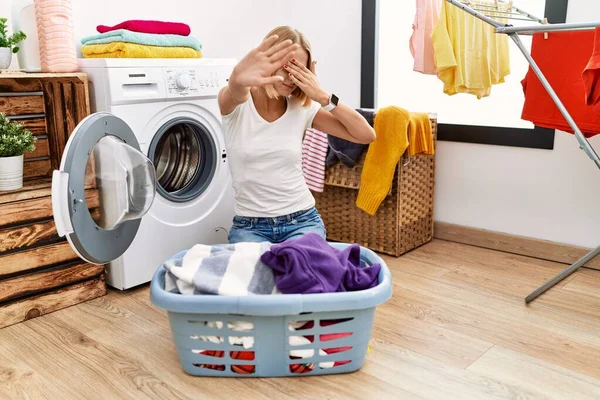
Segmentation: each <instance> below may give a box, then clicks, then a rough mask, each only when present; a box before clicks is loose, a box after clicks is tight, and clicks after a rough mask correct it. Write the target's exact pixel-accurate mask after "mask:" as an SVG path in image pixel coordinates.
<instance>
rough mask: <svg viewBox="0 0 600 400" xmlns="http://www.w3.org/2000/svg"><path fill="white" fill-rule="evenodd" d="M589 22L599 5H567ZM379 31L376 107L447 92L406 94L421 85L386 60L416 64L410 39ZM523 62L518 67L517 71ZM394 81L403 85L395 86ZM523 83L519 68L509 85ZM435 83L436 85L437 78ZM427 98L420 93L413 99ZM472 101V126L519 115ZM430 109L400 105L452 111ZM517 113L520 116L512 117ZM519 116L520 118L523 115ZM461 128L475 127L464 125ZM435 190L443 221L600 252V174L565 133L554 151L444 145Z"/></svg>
mask: <svg viewBox="0 0 600 400" xmlns="http://www.w3.org/2000/svg"><path fill="white" fill-rule="evenodd" d="M381 1H382V2H384V3H385V2H386V1H392V2H393V1H394V0H381ZM515 3H516V2H515ZM521 4H522V3H521ZM523 8H525V6H524V5H523ZM528 11H530V10H528ZM530 12H532V13H533V11H530ZM412 17H414V14H413V15H411V22H412ZM384 18H385V17H384ZM589 20H600V3H598V1H597V0H569V9H568V16H567V21H568V22H581V21H589ZM382 21H385V19H382ZM380 28H381V30H380V35H381V36H380V52H382V53H381V54H380V58H379V61H380V67H379V72H380V76H379V79H380V82H379V86H380V92H379V94H378V100H379V101H378V106H379V107H381V106H384V105H386V104H388V103H390V102H394V97H393V96H394V95H393V94H391V93H393V92H394V91H396V92H397V93H400V92H404V93H417V92H422V91H423V90H437V91H439V92H441V84H437V86H435V88H434V89H430V88H427V87H426V86H420V87H411V86H408V87H407V82H411V81H414V82H416V81H418V80H419V79H423V77H422V76H420V75H419V74H418V73H416V72H412V71H411V70H406V69H403V70H399V69H398V63H396V64H394V63H385V59H386V57H388V58H389V55H387V52H396V53H397V54H398V55H399V56H398V57H401V58H402V60H405V61H406V60H407V59H410V60H412V56H411V54H410V52H409V50H408V44H407V43H408V42H407V40H408V37H407V36H405V34H404V33H401V32H400V33H398V34H397V35H396V36H395V37H392V38H391V39H390V38H389V36H388V39H386V34H388V35H389V34H390V33H392V31H393V29H396V28H392V27H391V25H390V24H387V25H384V26H381V27H380ZM405 28H410V26H407V27H405ZM404 30H405V29H404ZM398 32H399V31H398ZM403 35H404V36H403ZM408 35H410V33H409V34H408ZM394 42H395V43H394ZM511 47H513V48H514V47H515V46H514V44H512V43H511ZM518 54H519V53H515V52H513V53H511V57H513V58H514V57H517V56H518ZM519 62H520V60H516V59H515V60H514V65H517V63H519ZM394 73H395V74H396V75H397V78H398V79H397V80H394V79H393V75H392V74H394ZM523 75H524V73H523V72H522V71H521V70H520V69H519V67H516V68H513V76H512V77H511V79H513V80H514V81H516V82H518V81H520V80H521V79H522V78H523ZM430 78H432V79H433V80H435V79H437V78H436V77H434V76H433V77H430ZM497 88H500V86H496V87H494V88H493V89H492V95H491V96H492V97H493V96H494V95H495V93H500V91H501V90H502V89H498V90H497ZM426 93H427V92H426ZM426 93H425V96H426ZM423 95H424V94H423V93H421V94H419V95H414V97H418V96H419V97H420V96H423ZM436 95H437V92H436ZM453 97H454V98H456V97H457V96H453ZM497 97H501V96H497ZM399 98H400V96H397V99H399ZM469 100H470V101H472V102H473V105H472V107H470V108H467V109H468V110H469V113H470V115H472V122H474V123H479V122H481V120H492V119H493V118H496V117H498V116H499V115H500V116H502V115H503V113H504V115H509V117H508V118H511V117H510V115H511V114H510V113H511V111H510V110H511V109H512V108H514V104H513V107H512V108H511V105H510V104H507V106H506V108H503V107H501V106H500V107H499V106H498V101H495V104H492V101H489V102H488V103H485V102H484V101H483V100H482V101H480V103H479V104H476V100H473V99H469ZM444 101H446V102H451V101H452V97H449V96H448V97H447V98H446V99H445V100H444ZM509 101H510V99H509ZM513 101H514V102H515V103H517V104H520V105H519V107H521V106H522V95H521V97H520V98H519V97H514V98H513ZM432 103H433V102H430V103H429V105H428V104H427V103H423V102H422V101H421V102H419V101H415V102H412V103H411V102H408V101H407V100H406V97H403V98H402V100H401V101H400V102H399V103H398V104H397V105H399V106H401V107H405V108H408V109H411V110H412V111H429V112H436V111H437V112H438V113H440V118H442V117H443V116H444V112H445V111H447V110H448V105H447V104H446V105H443V104H442V105H439V104H438V106H439V107H440V108H438V109H435V108H434V107H433V106H431V104H432ZM486 104H489V105H490V106H489V108H486V107H485V105H486ZM424 107H427V108H426V109H424ZM432 108H434V109H432ZM512 112H513V116H514V110H513V111H512ZM467 115H469V114H467ZM518 115H519V117H520V113H519V114H518ZM447 118H451V116H449V117H447ZM461 118H464V115H463V116H462V117H461ZM513 119H514V118H513ZM444 122H446V121H444ZM461 123H465V124H466V123H469V121H464V120H463V121H461ZM590 142H591V144H592V146H594V147H596V148H598V149H599V150H600V138H593V139H591V140H590ZM435 190H436V196H435V218H436V220H437V221H442V222H449V223H454V224H459V225H465V226H471V227H476V228H482V229H489V230H494V231H500V232H506V233H510V234H516V235H522V236H528V237H533V238H540V239H546V240H552V241H556V242H562V243H567V244H573V245H580V246H586V247H596V246H597V245H598V244H600V207H599V202H598V199H600V170H598V169H597V168H596V166H595V165H594V164H593V162H592V161H591V160H590V159H589V158H588V157H587V156H586V155H585V154H584V153H583V152H582V151H580V150H579V147H578V145H577V141H576V140H575V138H574V137H573V136H572V135H570V134H567V133H564V132H560V131H557V132H556V138H555V146H554V150H552V151H548V150H536V149H520V148H511V147H503V146H488V145H478V144H467V143H453V142H438V152H437V170H436V187H435Z"/></svg>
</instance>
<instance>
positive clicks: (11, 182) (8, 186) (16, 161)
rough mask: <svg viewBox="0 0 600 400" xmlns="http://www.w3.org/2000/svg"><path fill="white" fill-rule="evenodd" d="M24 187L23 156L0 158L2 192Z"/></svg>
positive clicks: (0, 185) (0, 187) (0, 189)
mask: <svg viewBox="0 0 600 400" xmlns="http://www.w3.org/2000/svg"><path fill="white" fill-rule="evenodd" d="M22 187H23V156H22V155H20V156H15V157H0V191H2V190H17V189H21V188H22Z"/></svg>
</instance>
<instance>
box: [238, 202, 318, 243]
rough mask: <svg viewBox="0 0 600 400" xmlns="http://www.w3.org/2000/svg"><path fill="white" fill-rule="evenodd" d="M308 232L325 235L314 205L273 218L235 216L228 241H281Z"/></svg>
mask: <svg viewBox="0 0 600 400" xmlns="http://www.w3.org/2000/svg"><path fill="white" fill-rule="evenodd" d="M309 232H312V233H317V234H319V235H321V237H322V238H323V239H325V237H326V230H325V225H324V224H323V220H322V219H321V215H319V212H318V211H317V209H316V208H314V207H313V208H311V209H308V210H304V211H298V212H295V213H292V214H288V215H282V216H279V217H273V218H256V217H242V216H235V217H233V226H232V227H231V230H230V231H229V236H228V240H229V243H238V242H270V243H281V242H284V241H286V240H289V239H296V238H299V237H300V236H302V235H304V234H305V233H309Z"/></svg>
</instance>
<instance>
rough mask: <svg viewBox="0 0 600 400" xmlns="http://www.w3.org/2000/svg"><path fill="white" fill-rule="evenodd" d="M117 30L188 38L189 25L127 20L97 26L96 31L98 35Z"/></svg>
mask: <svg viewBox="0 0 600 400" xmlns="http://www.w3.org/2000/svg"><path fill="white" fill-rule="evenodd" d="M117 29H127V30H130V31H134V32H142V33H157V34H165V33H166V34H172V35H182V36H188V35H189V34H190V32H191V29H190V27H189V25H187V24H184V23H181V22H165V21H153V20H139V19H136V20H127V21H123V22H121V23H119V24H117V25H115V26H106V25H98V26H97V27H96V30H97V31H98V32H100V33H105V32H110V31H114V30H117Z"/></svg>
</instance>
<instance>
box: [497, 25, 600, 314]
mask: <svg viewBox="0 0 600 400" xmlns="http://www.w3.org/2000/svg"><path fill="white" fill-rule="evenodd" d="M508 36H509V37H510V38H511V39H512V40H513V41H514V42H515V44H516V45H517V46H518V47H519V49H520V50H521V52H522V53H523V55H524V56H525V58H526V59H527V61H528V62H529V64H530V65H531V69H532V70H533V72H535V74H536V75H537V77H538V78H539V80H540V82H541V83H542V85H543V86H544V88H545V89H546V91H547V92H548V94H549V95H550V97H551V98H552V100H553V101H554V103H555V104H556V106H557V107H558V109H559V110H560V112H561V114H562V115H563V116H564V117H565V119H566V120H567V123H568V124H569V126H570V127H571V129H573V132H574V134H575V137H576V138H577V140H578V141H579V147H580V148H581V149H582V150H583V151H585V153H586V154H587V155H588V156H589V157H590V158H591V159H592V161H594V162H595V163H596V165H597V166H598V168H600V158H598V154H596V152H595V151H594V149H593V148H592V146H591V145H590V143H589V142H588V140H587V139H586V138H585V136H584V135H583V134H582V133H581V131H580V130H579V128H578V127H577V124H576V123H575V121H574V120H573V118H572V117H571V115H570V114H569V112H568V111H567V109H566V108H565V106H564V105H563V104H562V102H561V101H560V99H559V98H558V96H557V95H556V93H555V92H554V90H553V89H552V86H550V83H549V82H548V80H547V79H546V77H545V76H544V74H543V73H542V71H541V70H540V68H539V67H538V66H537V64H536V63H535V61H534V59H533V57H531V55H530V54H529V52H528V51H527V49H526V48H525V46H524V45H523V42H521V38H520V37H519V35H518V33H516V32H513V33H509V34H508ZM598 254H600V246H598V247H597V248H596V249H594V250H592V251H590V252H589V253H587V254H586V255H585V256H583V257H581V258H580V259H579V260H577V261H576V262H575V263H573V264H572V265H571V266H570V267H568V268H567V269H565V270H564V271H562V272H561V273H560V274H558V275H556V276H555V277H554V278H552V279H551V280H549V281H548V282H546V283H544V284H543V285H542V286H540V287H539V288H538V289H536V290H535V291H533V292H532V293H531V294H530V295H529V296H527V297H526V298H525V303H527V304H529V303H530V302H532V301H533V300H535V299H536V298H537V297H538V296H539V295H541V294H542V293H544V292H545V291H546V290H548V289H550V288H551V287H553V286H554V285H556V284H557V283H558V282H560V281H562V280H563V279H565V278H566V277H567V276H569V275H571V274H572V273H573V272H575V271H577V270H578V269H579V268H580V267H582V266H583V265H585V264H586V263H587V262H588V261H590V260H591V259H592V258H594V257H596V256H597V255H598Z"/></svg>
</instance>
